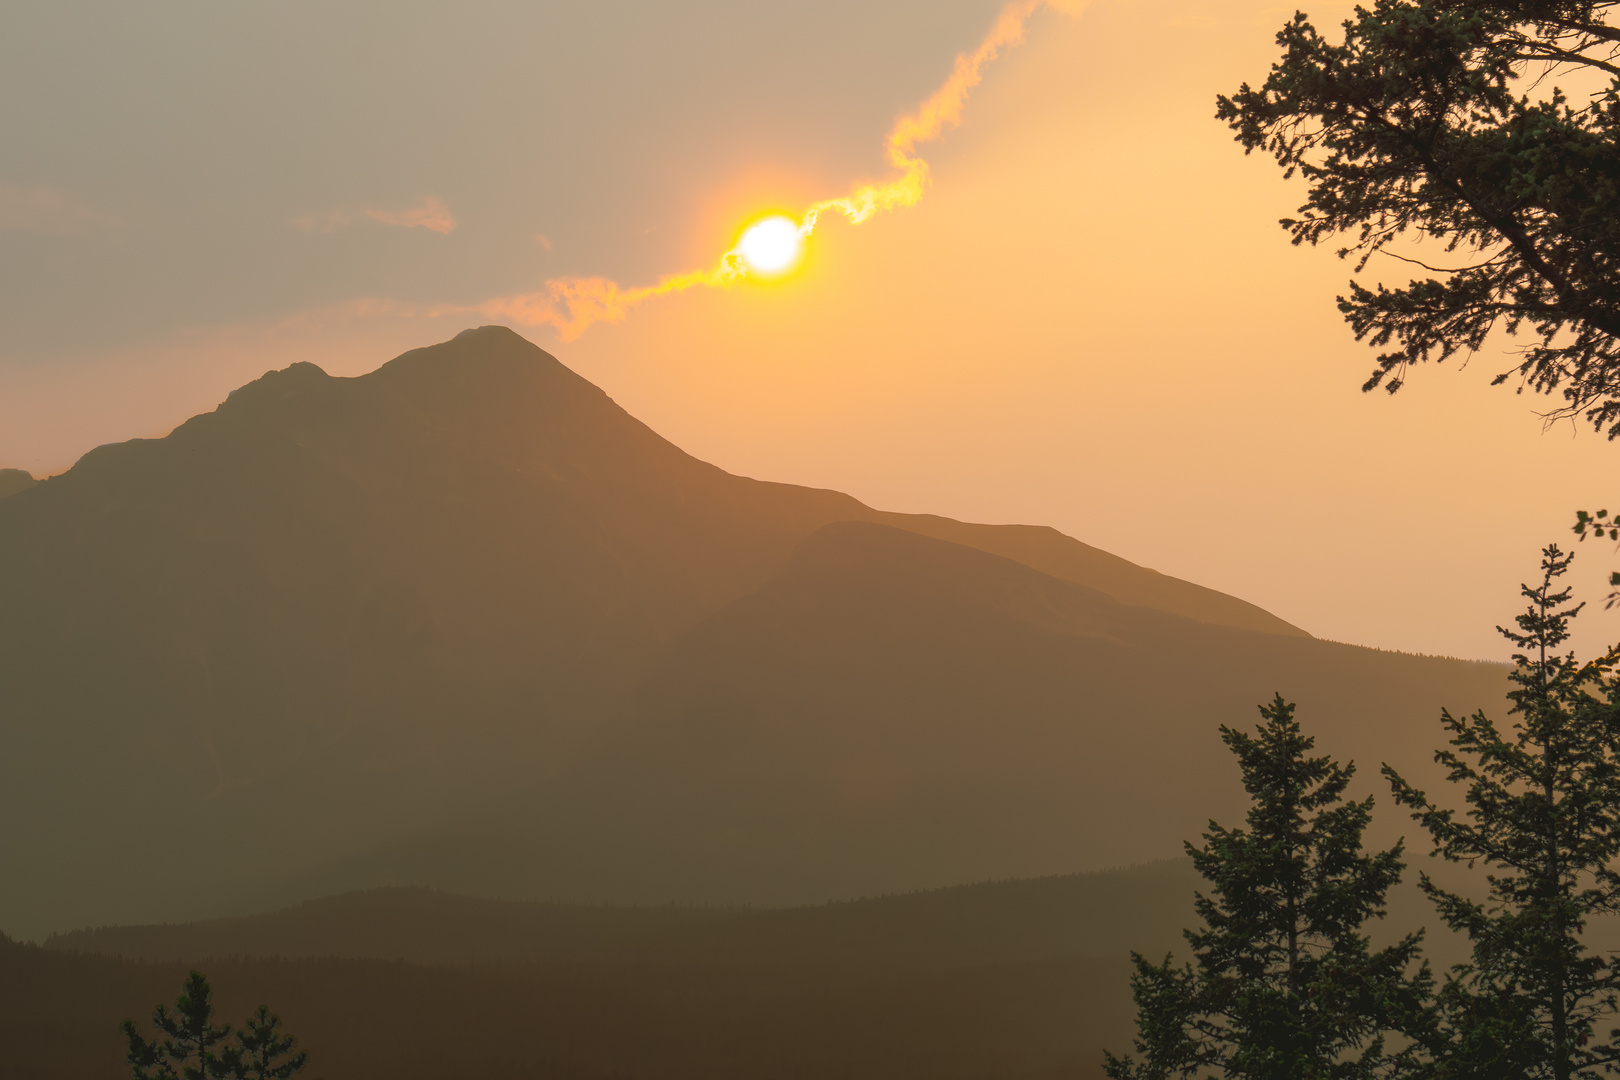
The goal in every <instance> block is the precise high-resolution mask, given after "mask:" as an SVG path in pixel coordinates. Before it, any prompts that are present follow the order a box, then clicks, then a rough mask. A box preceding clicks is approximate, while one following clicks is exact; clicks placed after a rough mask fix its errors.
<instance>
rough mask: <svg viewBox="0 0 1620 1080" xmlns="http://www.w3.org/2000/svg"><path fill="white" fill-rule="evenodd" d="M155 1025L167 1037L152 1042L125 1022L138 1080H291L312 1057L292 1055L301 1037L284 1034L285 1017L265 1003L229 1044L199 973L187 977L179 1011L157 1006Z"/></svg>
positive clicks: (132, 1068)
mask: <svg viewBox="0 0 1620 1080" xmlns="http://www.w3.org/2000/svg"><path fill="white" fill-rule="evenodd" d="M152 1023H153V1024H154V1025H155V1026H156V1027H157V1029H158V1031H159V1032H160V1033H161V1034H162V1035H166V1036H168V1037H167V1038H166V1039H163V1040H162V1041H161V1042H159V1041H158V1040H157V1039H155V1038H154V1039H153V1040H152V1041H151V1042H148V1041H147V1040H146V1038H145V1037H144V1036H142V1035H141V1033H140V1031H139V1029H138V1028H136V1026H135V1022H134V1021H133V1020H125V1021H124V1023H123V1025H122V1030H123V1032H124V1035H125V1037H126V1038H127V1039H128V1040H129V1059H128V1060H129V1066H130V1075H131V1076H132V1077H133V1078H134V1080H288V1078H289V1077H291V1076H292V1075H293V1074H294V1073H296V1072H298V1070H300V1069H302V1068H303V1067H304V1065H305V1063H306V1061H307V1060H308V1055H307V1054H305V1053H304V1052H303V1051H298V1052H296V1053H294V1049H295V1048H296V1046H297V1045H298V1040H297V1039H294V1038H293V1037H292V1036H290V1035H287V1034H285V1033H283V1032H282V1031H281V1030H280V1028H281V1018H280V1017H279V1016H276V1015H275V1014H274V1013H272V1012H271V1011H270V1010H269V1009H267V1008H265V1007H264V1006H263V1005H260V1006H259V1011H258V1012H256V1013H254V1014H253V1015H252V1016H250V1017H248V1021H247V1023H246V1024H245V1025H244V1026H243V1027H242V1029H241V1030H240V1031H238V1032H236V1041H235V1042H234V1043H229V1044H227V1043H226V1040H228V1039H229V1038H230V1036H231V1028H230V1025H228V1024H227V1025H223V1026H215V1024H214V1004H213V991H212V990H210V989H209V986H208V980H207V979H206V978H205V977H204V976H203V975H202V973H201V972H197V971H193V972H192V973H191V975H190V976H189V977H188V978H187V979H186V985H185V989H184V990H183V991H182V992H181V994H180V1000H179V1001H177V1002H176V1003H175V1011H174V1012H172V1013H171V1012H169V1010H168V1009H167V1008H165V1007H164V1006H162V1005H159V1006H158V1007H157V1010H156V1011H155V1012H154V1013H153V1014H152ZM222 1044H225V1045H222ZM216 1048H217V1050H216Z"/></svg>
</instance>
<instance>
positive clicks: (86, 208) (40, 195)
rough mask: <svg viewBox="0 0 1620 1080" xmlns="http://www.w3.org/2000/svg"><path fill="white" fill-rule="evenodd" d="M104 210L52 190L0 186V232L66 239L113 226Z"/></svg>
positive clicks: (111, 219)
mask: <svg viewBox="0 0 1620 1080" xmlns="http://www.w3.org/2000/svg"><path fill="white" fill-rule="evenodd" d="M116 224H118V219H117V218H116V217H114V216H113V215H112V214H109V213H107V212H106V211H104V210H98V209H96V208H95V207H93V206H90V205H88V204H86V203H83V202H80V201H79V200H77V199H75V198H73V197H72V196H70V195H68V194H66V193H65V192H62V191H59V190H57V189H56V188H53V187H43V186H42V187H30V188H23V187H8V186H6V185H4V184H0V233H8V232H21V233H36V234H39V235H42V236H67V235H69V234H72V233H77V232H83V231H84V230H86V229H90V228H93V227H95V226H97V225H116Z"/></svg>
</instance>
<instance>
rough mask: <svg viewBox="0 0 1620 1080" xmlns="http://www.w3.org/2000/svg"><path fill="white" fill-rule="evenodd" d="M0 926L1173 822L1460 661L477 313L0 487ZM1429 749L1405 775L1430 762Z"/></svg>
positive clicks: (1101, 857) (1477, 680)
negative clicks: (1337, 637)
mask: <svg viewBox="0 0 1620 1080" xmlns="http://www.w3.org/2000/svg"><path fill="white" fill-rule="evenodd" d="M0 611H3V612H4V613H5V615H4V618H3V619H0V745H3V747H4V753H3V754H0V822H3V823H4V824H3V825H0V860H4V863H5V865H7V866H8V867H9V868H11V869H12V873H11V874H10V875H9V878H8V882H7V887H6V889H5V890H3V891H0V926H4V927H6V928H8V929H10V930H11V931H12V932H14V933H22V934H25V935H29V936H33V935H38V934H42V933H44V932H47V931H50V930H61V929H68V928H71V927H75V926H84V925H93V924H102V923H109V922H137V921H151V920H163V919H175V918H197V917H203V916H209V915H216V914H221V913H224V912H227V911H230V910H232V909H236V910H246V909H254V908H260V907H263V906H265V905H267V904H273V903H283V902H291V901H296V900H300V899H306V898H308V897H312V896H319V895H326V894H331V893H335V892H341V891H344V890H347V889H353V888H361V887H367V886H373V885H379V884H387V883H391V882H392V883H407V884H423V885H433V886H437V887H441V888H450V889H454V890H458V891H476V892H482V893H487V894H489V895H496V896H518V897H522V896H527V897H555V898H560V899H577V900H615V901H620V902H664V901H669V900H683V901H690V902H705V903H738V902H748V903H804V902H810V901H819V900H825V899H828V898H831V897H839V896H854V895H862V894H872V893H879V892H888V891H896V890H908V889H917V888H925V887H933V886H940V885H946V884H951V883H955V882H961V881H971V880H982V879H985V878H990V877H1004V876H1030V875H1037V874H1048V873H1059V872H1070V871H1074V870H1078V869H1087V868H1096V867H1101V866H1107V865H1114V864H1122V863H1129V862H1139V861H1143V860H1146V859H1150V858H1158V857H1164V856H1170V855H1174V854H1176V853H1177V852H1178V851H1179V844H1180V841H1181V840H1182V839H1183V838H1185V837H1187V836H1191V835H1195V834H1196V832H1197V831H1198V830H1199V829H1200V828H1201V827H1202V825H1203V823H1204V821H1205V820H1206V819H1207V818H1208V817H1209V816H1210V815H1211V814H1218V813H1228V812H1231V811H1233V810H1234V809H1235V808H1236V807H1237V805H1238V804H1237V802H1236V790H1235V782H1234V776H1233V770H1231V769H1230V768H1229V767H1228V762H1227V761H1226V759H1225V757H1224V754H1223V752H1222V751H1221V750H1220V748H1219V745H1218V742H1217V740H1216V736H1215V727H1216V725H1217V724H1219V723H1249V722H1251V721H1252V719H1253V717H1254V707H1255V705H1256V704H1257V703H1258V702H1260V701H1262V700H1265V699H1267V698H1269V696H1270V695H1271V693H1272V692H1274V691H1281V692H1283V693H1285V694H1286V695H1288V696H1290V697H1291V698H1296V699H1298V700H1299V701H1300V702H1301V707H1302V717H1303V718H1304V719H1305V721H1306V723H1307V724H1309V725H1311V727H1312V729H1313V730H1316V731H1319V732H1320V733H1321V734H1322V735H1323V741H1324V746H1325V747H1326V748H1327V749H1330V750H1331V751H1332V752H1334V753H1337V754H1340V755H1343V756H1354V757H1356V758H1358V759H1359V760H1362V761H1364V762H1366V763H1368V764H1374V763H1376V762H1378V761H1380V760H1386V759H1387V760H1390V761H1392V762H1395V763H1397V764H1400V765H1401V766H1402V767H1403V768H1410V769H1412V771H1414V772H1415V773H1417V774H1418V775H1419V776H1427V775H1430V774H1431V773H1432V769H1430V768H1429V766H1428V765H1427V764H1426V763H1427V759H1428V753H1427V750H1428V748H1429V747H1430V746H1431V745H1432V744H1433V743H1434V742H1435V740H1436V735H1437V734H1438V732H1437V730H1436V727H1435V725H1434V722H1433V721H1434V717H1435V715H1436V714H1437V712H1438V710H1439V708H1440V707H1441V706H1442V705H1449V706H1451V707H1452V708H1453V709H1468V710H1471V709H1474V708H1478V707H1486V706H1494V705H1495V704H1497V703H1499V702H1500V700H1501V694H1502V690H1503V688H1504V683H1503V677H1502V676H1503V671H1502V669H1501V668H1499V667H1495V666H1492V665H1482V664H1470V663H1463V662H1458V661H1451V660H1442V659H1435V658H1425V657H1411V656H1401V655H1397V654H1390V653H1380V652H1376V651H1373V650H1367V649H1358V648H1353V647H1349V646H1344V645H1338V644H1334V643H1331V642H1323V641H1317V640H1315V639H1313V638H1311V637H1310V636H1309V635H1307V634H1305V633H1304V632H1303V631H1301V630H1299V629H1298V628H1296V627H1292V626H1290V625H1289V624H1287V623H1285V622H1283V621H1282V620H1280V619H1277V618H1275V617H1274V616H1271V615H1269V614H1268V613H1266V612H1264V611H1262V610H1260V609H1259V608H1256V607H1254V606H1253V605H1250V604H1247V603H1245V602H1243V601H1241V600H1238V599H1236V598H1233V597H1229V596H1224V595H1222V594H1220V593H1217V592H1213V591H1212V590H1208V589H1204V588H1201V587H1199V586H1197V585H1193V584H1190V583H1187V582H1182V581H1178V580H1176V579H1174V578H1169V577H1166V576H1164V575H1160V574H1156V573H1154V572H1153V571H1150V570H1146V569H1144V568H1141V567H1137V566H1134V565H1132V564H1130V563H1128V562H1126V561H1125V560H1122V559H1119V558H1117V557H1114V556H1112V555H1108V554H1106V553H1104V552H1101V551H1098V550H1097V549H1094V548H1090V547H1087V546H1086V545H1084V544H1081V543H1079V542H1078V541H1074V540H1072V539H1070V538H1068V537H1064V536H1062V535H1061V534H1059V533H1057V532H1055V531H1053V530H1050V529H1040V528H1031V527H1025V526H988V525H970V524H965V523H961V522H954V521H950V520H948V519H944V518H937V517H929V516H910V515H899V514H889V513H884V512H881V511H876V510H873V509H871V508H869V507H866V506H864V505H863V504H861V503H859V502H858V501H856V500H854V499H852V498H850V497H848V496H846V495H842V494H839V493H837V492H831V491H821V490H814V489H809V488H802V487H794V486H791V485H783V484H772V483H767V482H762V481H757V480H751V479H747V478H743V477H738V476H732V475H730V474H727V473H725V472H724V471H722V470H720V469H718V468H715V467H714V466H712V465H708V464H705V463H703V462H700V461H698V460H696V459H694V458H692V457H690V456H689V455H687V454H685V453H683V452H682V451H680V450H679V449H677V448H676V447H674V446H673V445H671V444H670V443H668V442H667V441H665V440H664V439H662V438H660V437H659V436H658V435H656V434H655V433H653V432H652V431H651V430H649V429H648V428H647V427H646V426H644V425H642V424H641V423H640V422H638V421H636V420H635V419H634V418H632V417H631V416H629V415H628V414H627V413H625V412H624V411H623V410H622V409H620V408H619V407H618V406H616V405H615V404H614V403H613V402H612V401H611V400H610V399H609V398H608V397H607V396H606V395H604V394H603V393H602V392H601V391H600V390H598V389H597V388H595V387H594V386H592V385H590V384H589V383H588V382H586V381H585V380H583V379H581V378H580V377H579V376H577V375H575V374H574V373H572V372H571V371H569V370H568V369H567V368H566V367H564V366H563V365H562V364H560V363H558V362H557V361H556V360H555V359H554V358H552V357H550V356H548V355H547V354H545V353H543V352H542V351H540V350H539V349H537V348H535V347H534V346H533V345H531V344H529V343H528V342H526V341H524V340H523V339H521V338H519V337H518V336H517V335H515V334H513V333H511V332H510V331H508V330H505V329H502V328H498V327H486V328H483V329H481V330H476V331H468V332H466V333H464V334H461V335H459V336H458V337H457V338H455V339H454V340H452V341H450V342H446V343H444V344H442V345H438V346H434V347H432V348H427V349H420V350H416V351H414V352H411V353H407V354H405V355H404V356H401V357H399V358H398V359H396V360H394V361H392V362H390V363H388V364H385V365H384V366H383V367H381V368H379V369H378V370H376V371H374V372H372V373H371V374H368V375H365V376H361V377H359V378H353V379H339V378H333V377H330V376H328V375H326V374H325V373H324V372H322V371H320V370H319V369H318V368H316V367H314V366H312V365H309V364H294V365H293V366H291V367H289V368H287V369H285V370H282V371H277V372H272V373H270V374H268V375H266V376H265V377H263V378H262V379H259V380H258V381H256V382H254V383H252V384H250V385H248V386H246V387H243V388H242V389H240V390H238V391H236V392H235V393H233V394H232V395H231V396H230V398H229V399H228V400H227V401H225V402H224V403H223V404H222V405H221V406H220V407H219V408H218V409H217V410H215V411H214V412H212V413H209V414H206V415H203V416H198V417H195V418H193V419H192V420H190V421H188V422H187V423H185V424H183V425H181V426H180V427H179V428H177V429H176V430H175V431H174V432H173V433H172V434H170V435H169V436H167V437H166V438H163V439H155V440H135V441H132V442H129V443H122V444H117V445H112V446H105V447H101V448H98V449H96V450H94V451H91V452H90V453H89V454H87V455H85V457H84V458H82V459H81V460H80V461H79V462H78V463H77V464H76V465H75V466H74V467H73V468H72V469H71V470H69V471H68V472H66V473H64V474H62V475H59V476H55V477H52V478H50V479H48V480H46V481H43V482H41V483H39V484H36V485H33V486H31V487H29V488H27V489H26V490H24V491H21V492H19V493H16V494H14V495H12V496H10V497H8V498H5V499H4V500H0ZM1425 769H1429V771H1428V772H1425V771H1424V770H1425Z"/></svg>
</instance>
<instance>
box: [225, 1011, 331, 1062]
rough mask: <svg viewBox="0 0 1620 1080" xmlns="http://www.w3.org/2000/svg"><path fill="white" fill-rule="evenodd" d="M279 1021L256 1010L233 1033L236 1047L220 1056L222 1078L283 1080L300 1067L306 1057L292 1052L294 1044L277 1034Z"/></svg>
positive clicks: (287, 1037)
mask: <svg viewBox="0 0 1620 1080" xmlns="http://www.w3.org/2000/svg"><path fill="white" fill-rule="evenodd" d="M280 1028H281V1017H279V1016H277V1015H276V1014H275V1013H273V1012H271V1011H270V1010H269V1009H267V1008H265V1007H264V1006H263V1005H260V1006H259V1011H258V1012H256V1013H254V1014H253V1015H252V1016H250V1017H248V1021H247V1023H246V1024H244V1025H243V1026H242V1030H241V1031H240V1032H238V1033H237V1036H236V1045H235V1046H229V1047H226V1048H225V1051H224V1052H223V1053H222V1054H221V1055H220V1056H221V1060H222V1062H223V1064H224V1067H225V1068H224V1073H223V1075H225V1076H230V1077H238V1078H240V1080H287V1078H288V1077H290V1076H292V1075H293V1073H295V1072H297V1071H298V1070H299V1069H302V1068H303V1067H304V1063H305V1062H306V1061H307V1060H308V1059H309V1055H308V1054H307V1053H305V1052H304V1051H302V1050H298V1051H297V1052H296V1053H295V1052H294V1050H295V1048H296V1047H297V1046H298V1040H297V1039H295V1038H293V1037H292V1036H291V1035H286V1034H283V1033H282V1032H281V1031H280Z"/></svg>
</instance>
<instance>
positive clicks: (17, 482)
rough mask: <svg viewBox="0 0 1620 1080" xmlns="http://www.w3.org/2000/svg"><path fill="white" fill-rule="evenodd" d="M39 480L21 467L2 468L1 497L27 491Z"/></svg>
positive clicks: (0, 477)
mask: <svg viewBox="0 0 1620 1080" xmlns="http://www.w3.org/2000/svg"><path fill="white" fill-rule="evenodd" d="M37 483H39V481H37V480H35V479H34V478H33V477H32V476H30V475H29V474H28V473H26V472H23V471H22V470H21V469H0V499H4V498H5V497H6V496H8V495H15V494H17V493H18V492H19V491H27V490H28V489H29V488H31V487H33V486H34V485H35V484H37Z"/></svg>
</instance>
